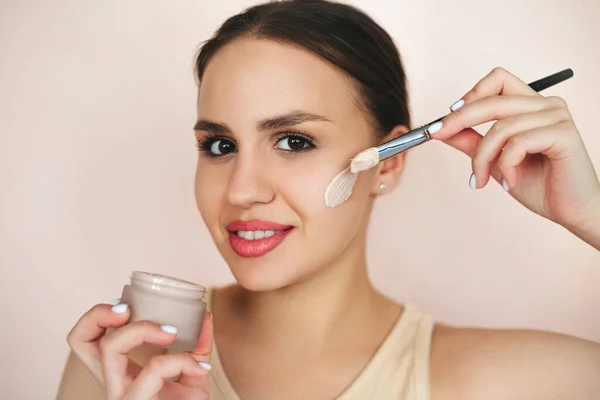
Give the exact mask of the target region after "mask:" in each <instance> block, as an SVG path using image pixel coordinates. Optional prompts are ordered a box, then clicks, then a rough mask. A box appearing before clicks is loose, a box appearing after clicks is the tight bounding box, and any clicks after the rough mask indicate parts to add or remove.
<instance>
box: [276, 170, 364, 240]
mask: <svg viewBox="0 0 600 400" xmlns="http://www.w3.org/2000/svg"><path fill="white" fill-rule="evenodd" d="M343 168H344V167H342V166H340V167H339V169H338V168H335V167H332V164H331V163H327V164H326V165H321V166H317V165H313V166H312V167H311V168H310V169H304V170H298V171H296V172H295V174H293V175H292V174H288V175H287V177H286V176H280V177H279V182H282V185H281V188H280V193H281V194H282V195H283V197H284V198H285V201H286V202H287V203H288V204H289V205H290V207H291V208H292V209H293V210H294V211H295V212H296V213H297V214H298V215H299V217H300V218H301V220H302V223H303V224H304V225H306V229H307V230H308V229H310V231H311V235H312V234H314V232H315V231H319V232H322V233H323V234H324V235H329V234H345V235H347V234H350V233H351V232H355V229H354V228H355V227H356V226H357V225H358V224H359V223H360V220H361V219H362V216H363V213H364V211H365V210H366V209H367V207H366V206H367V204H368V203H369V201H370V190H369V188H370V185H371V183H370V182H371V180H372V177H371V176H370V175H372V174H370V173H369V172H367V173H361V174H360V175H359V177H358V180H357V182H356V185H355V187H354V190H353V191H352V196H350V198H349V199H348V200H347V201H346V202H344V203H343V204H341V205H339V206H337V207H333V208H331V207H327V206H326V205H325V190H326V188H327V186H328V185H329V183H330V182H331V180H332V179H333V177H335V176H336V175H337V174H338V173H339V172H340V171H341V170H342V169H343ZM288 172H291V171H289V170H288ZM319 236H320V235H319Z"/></svg>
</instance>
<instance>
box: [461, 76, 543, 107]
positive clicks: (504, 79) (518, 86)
mask: <svg viewBox="0 0 600 400" xmlns="http://www.w3.org/2000/svg"><path fill="white" fill-rule="evenodd" d="M492 95H519V96H536V97H539V96H541V95H540V94H539V93H538V92H536V91H535V90H533V89H532V88H531V87H530V86H529V85H528V84H527V83H525V82H523V81H522V80H521V79H519V78H518V77H517V76H515V75H514V74H512V73H510V72H508V71H507V70H505V69H504V68H494V69H493V70H492V71H491V72H490V73H489V74H487V75H486V76H484V77H483V78H482V79H481V80H480V81H479V82H477V84H476V85H475V86H473V88H472V89H471V90H469V91H468V92H467V93H466V94H465V96H463V98H462V99H463V100H464V101H465V103H470V102H473V101H475V100H479V99H482V98H484V97H487V96H492Z"/></svg>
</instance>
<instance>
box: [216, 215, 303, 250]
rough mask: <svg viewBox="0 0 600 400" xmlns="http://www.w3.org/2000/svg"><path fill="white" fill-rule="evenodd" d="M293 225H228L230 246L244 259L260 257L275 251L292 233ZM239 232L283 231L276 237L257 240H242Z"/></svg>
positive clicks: (250, 222) (241, 222) (252, 222)
mask: <svg viewBox="0 0 600 400" xmlns="http://www.w3.org/2000/svg"><path fill="white" fill-rule="evenodd" d="M292 228H293V227H292V226H291V225H282V224H278V223H275V222H270V221H259V220H253V221H234V222H232V223H230V224H229V225H227V230H228V231H229V244H230V245H231V248H232V249H233V251H234V252H236V254H238V255H239V256H242V257H260V256H263V255H265V254H267V253H268V252H270V251H272V250H274V249H275V248H276V247H277V246H279V245H280V244H281V242H283V240H284V239H285V238H286V236H287V235H288V234H289V233H290V232H291V231H292ZM237 231H282V232H279V233H276V234H275V235H273V236H271V237H268V238H264V239H257V240H246V239H242V238H241V237H239V236H238V235H237Z"/></svg>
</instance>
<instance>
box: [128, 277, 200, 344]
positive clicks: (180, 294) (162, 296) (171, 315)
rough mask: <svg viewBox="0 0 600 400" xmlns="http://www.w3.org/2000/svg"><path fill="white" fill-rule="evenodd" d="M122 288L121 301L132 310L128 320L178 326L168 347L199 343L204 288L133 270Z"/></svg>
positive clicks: (129, 321)
mask: <svg viewBox="0 0 600 400" xmlns="http://www.w3.org/2000/svg"><path fill="white" fill-rule="evenodd" d="M130 281H131V283H130V284H129V285H125V286H124V287H123V293H122V295H121V302H123V303H126V304H127V305H128V306H129V309H130V310H131V317H130V318H129V320H128V323H131V322H135V321H153V322H156V323H157V324H160V325H171V326H174V327H176V328H177V338H176V339H175V342H173V343H172V344H171V345H169V346H165V347H166V348H168V349H171V350H184V351H189V350H194V349H195V348H196V347H197V345H198V339H199V337H200V330H201V329H202V321H203V320H204V313H205V312H206V303H205V302H204V300H203V298H204V294H205V293H206V288H204V287H203V286H200V285H196V284H195V283H192V282H187V281H183V280H180V279H176V278H171V277H168V276H164V275H159V274H152V273H148V272H142V271H133V273H132V274H131V277H130Z"/></svg>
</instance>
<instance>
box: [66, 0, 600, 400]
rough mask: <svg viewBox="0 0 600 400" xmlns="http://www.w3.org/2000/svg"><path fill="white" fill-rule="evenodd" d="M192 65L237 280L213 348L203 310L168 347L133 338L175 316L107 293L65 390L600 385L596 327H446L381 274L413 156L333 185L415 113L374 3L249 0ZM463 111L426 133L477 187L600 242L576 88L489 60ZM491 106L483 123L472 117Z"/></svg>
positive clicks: (567, 388) (531, 391)
mask: <svg viewBox="0 0 600 400" xmlns="http://www.w3.org/2000/svg"><path fill="white" fill-rule="evenodd" d="M197 74H198V81H199V93H198V122H197V123H196V126H195V132H196V137H197V140H198V148H199V150H200V154H199V158H198V169H197V174H196V201H197V205H198V209H199V210H200V213H201V215H202V218H203V220H204V222H205V224H206V225H207V227H208V229H209V230H210V232H211V235H212V237H213V239H214V242H215V244H216V246H217V247H218V249H219V251H220V252H221V254H222V255H223V257H224V259H225V260H226V261H227V264H228V265H229V267H230V268H231V270H232V272H233V274H234V276H235V278H236V281H237V283H236V284H235V285H232V286H229V287H225V288H220V289H215V290H212V291H211V292H210V293H209V294H208V301H209V303H210V307H211V309H212V314H214V321H215V323H214V337H215V338H216V341H215V345H216V346H214V347H213V323H212V317H211V314H207V317H206V319H205V324H204V327H203V332H202V335H201V340H200V343H199V344H198V349H196V350H195V351H193V352H189V353H183V354H157V351H156V350H152V348H145V347H139V346H140V345H141V344H142V343H144V342H146V343H151V344H157V345H164V344H168V343H170V342H171V341H173V340H174V338H175V334H173V332H174V331H175V330H174V329H173V327H160V326H158V325H156V324H154V323H132V324H129V325H127V326H123V325H124V323H125V322H126V320H127V318H128V317H129V310H128V309H127V306H126V305H125V304H118V305H116V306H114V307H111V305H110V304H99V305H97V306H95V307H93V308H92V309H91V310H90V311H89V312H88V313H86V314H85V315H84V316H83V317H82V318H81V319H80V320H79V321H78V322H77V324H76V325H75V326H74V328H73V330H72V331H71V333H70V334H69V337H68V341H69V344H70V346H71V347H72V349H73V352H74V354H75V355H76V357H71V359H70V362H69V363H68V365H67V369H66V372H65V376H64V379H63V384H62V387H61V394H60V395H59V398H61V399H71V398H83V397H82V396H83V395H82V393H84V394H85V398H86V399H92V398H95V397H94V396H96V397H97V398H108V399H136V400H137V399H139V400H142V399H144V400H146V399H151V398H157V397H158V398H161V399H184V398H186V399H187V398H197V399H208V398H211V399H213V400H214V399H219V400H220V399H227V400H231V399H238V398H242V399H293V398H302V399H332V398H339V399H426V398H432V399H456V398H461V399H496V398H497V399H512V398H519V399H523V398H528V399H538V398H539V399H542V398H543V399H553V398H556V399H558V398H560V399H566V398H569V399H592V398H598V397H599V396H600V383H599V382H600V345H599V344H597V343H592V342H589V341H585V340H581V339H577V338H573V337H568V336H563V335H558V334H553V333H542V332H535V331H502V330H485V329H462V328H453V327H447V326H442V325H434V324H433V323H432V321H431V319H430V318H429V317H428V316H427V315H425V314H423V313H421V312H420V311H419V310H416V309H414V308H412V307H410V306H403V305H400V304H396V303H394V302H393V301H390V300H389V299H387V298H386V297H384V296H382V295H381V294H379V293H378V292H377V291H376V290H375V288H373V286H372V285H371V284H370V282H369V280H368V277H367V270H366V261H365V252H366V249H365V246H366V244H365V242H366V232H367V225H368V221H369V215H370V212H371V208H372V205H373V202H374V199H375V198H376V196H378V195H380V194H383V193H386V192H388V191H390V190H392V189H393V188H394V186H396V184H397V183H398V181H399V179H400V177H401V175H402V171H403V168H404V162H405V159H404V156H403V155H399V156H396V157H393V158H391V159H387V160H386V161H385V162H383V163H381V164H380V165H378V166H377V167H376V168H373V169H372V170H370V171H367V172H364V173H361V174H360V176H359V179H358V182H357V185H356V187H355V189H354V193H353V195H352V196H351V198H350V199H349V200H348V201H347V202H345V203H344V204H342V205H340V206H339V207H336V208H333V209H331V208H327V207H326V206H325V204H324V201H323V193H324V191H325V188H326V186H327V184H328V183H329V181H330V180H331V178H332V177H333V176H335V175H336V174H337V173H338V172H339V171H340V170H342V169H343V168H345V167H346V166H347V163H348V160H349V159H350V158H351V157H352V156H353V155H355V154H357V153H359V152H360V151H362V150H364V149H366V148H368V147H371V146H373V145H375V144H377V143H381V142H382V141H385V140H387V139H390V138H392V137H394V136H397V135H400V134H402V133H404V132H406V131H407V130H408V129H409V127H410V117H409V112H408V107H407V103H408V100H407V91H406V85H405V76H404V72H403V69H402V65H401V61H400V57H399V55H398V53H397V50H396V48H395V46H394V44H393V42H392V40H391V39H390V37H389V36H388V35H387V34H386V33H385V32H384V31H383V30H382V29H381V28H380V27H379V26H378V25H377V24H376V23H374V22H373V21H372V20H371V19H369V18H368V17H367V16H366V15H364V14H362V13H361V12H359V11H358V10H356V9H354V8H352V7H350V6H347V5H342V4H336V3H330V2H327V1H323V0H307V1H285V2H277V3H269V4H264V5H260V6H256V7H253V8H251V9H249V10H247V11H246V12H244V13H242V14H240V15H237V16H234V17H232V18H231V19H229V20H228V21H227V22H225V24H224V25H223V26H222V27H221V29H220V30H219V31H218V32H217V33H216V35H215V36H214V38H213V39H211V40H210V41H208V42H207V43H206V44H205V45H204V46H203V48H202V50H201V52H200V54H199V56H198V59H197ZM452 109H453V111H454V112H453V113H452V114H451V115H450V116H448V117H447V118H445V119H444V120H443V126H442V128H441V129H440V130H439V131H438V132H437V133H435V134H434V135H433V136H434V138H435V139H437V140H442V141H444V142H445V143H447V144H449V145H450V146H453V147H455V148H457V149H459V150H460V151H462V152H464V153H466V154H467V155H468V156H469V157H471V158H472V160H473V161H472V166H473V175H472V178H471V180H470V185H471V187H473V188H482V187H484V186H485V185H486V184H487V183H488V181H489V180H490V177H492V178H494V179H495V180H496V181H498V182H499V183H500V184H503V186H504V187H505V189H507V190H508V191H509V193H510V195H511V196H512V197H513V198H514V199H515V200H517V201H519V202H520V203H522V204H523V205H525V206H526V207H528V208H529V209H530V210H531V211H533V212H535V213H537V214H539V215H541V216H543V217H545V218H548V219H551V220H552V221H554V222H556V223H558V224H560V225H562V226H564V227H566V228H567V229H569V230H570V231H571V232H572V233H573V234H575V235H577V236H578V237H580V238H581V239H582V240H584V241H586V242H587V243H589V244H590V245H592V246H594V247H595V248H597V249H599V250H600V183H599V182H598V178H597V176H596V174H595V172H594V169H593V167H592V163H591V161H590V159H589V157H588V155H587V152H586V149H585V147H584V145H583V143H582V141H581V139H580V136H579V133H578V132H577V129H576V127H575V125H574V123H573V120H572V118H571V115H570V114H569V111H568V109H567V106H566V104H565V103H564V101H562V100H561V99H559V98H545V97H543V96H541V95H539V94H537V93H535V92H534V91H532V90H531V89H530V88H529V87H528V86H527V85H526V84H525V83H523V82H522V81H521V80H519V79H518V78H516V77H515V76H513V75H511V74H510V73H509V72H507V71H504V70H502V69H495V70H494V71H492V72H491V73H490V74H489V75H487V76H486V77H484V78H483V79H482V80H481V81H479V82H478V83H477V84H476V85H475V87H474V88H473V89H472V90H471V91H469V92H468V93H467V94H466V95H465V96H464V97H463V98H462V99H461V100H460V101H458V102H457V103H455V104H454V105H453V106H452ZM492 120H498V122H497V123H496V124H495V125H494V126H493V128H492V129H491V131H490V132H489V133H488V134H487V135H486V136H485V137H482V136H480V135H479V134H478V133H477V132H475V131H474V130H472V129H469V127H471V126H476V125H479V124H480V123H484V122H487V121H492ZM267 231H273V232H272V233H269V232H267ZM271 234H273V236H272V237H275V238H277V240H269V241H266V242H264V241H263V242H255V241H254V239H258V238H262V237H263V236H265V235H271ZM261 243H268V245H264V244H261ZM121 326H123V327H122V328H120V329H116V330H114V331H112V330H110V332H109V333H107V328H118V327H121ZM175 328H176V327H175ZM136 349H137V350H136ZM217 349H218V354H217V353H216V351H217ZM134 350H135V351H134ZM211 350H213V353H212V357H211ZM210 363H212V367H211V364H210ZM209 370H210V372H209ZM90 372H91V374H90ZM175 376H178V378H177V380H172V379H167V378H170V377H171V378H172V377H175ZM92 377H93V378H92ZM94 379H95V381H97V382H98V383H100V385H97V383H96V382H95V381H94ZM209 392H210V394H209Z"/></svg>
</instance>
